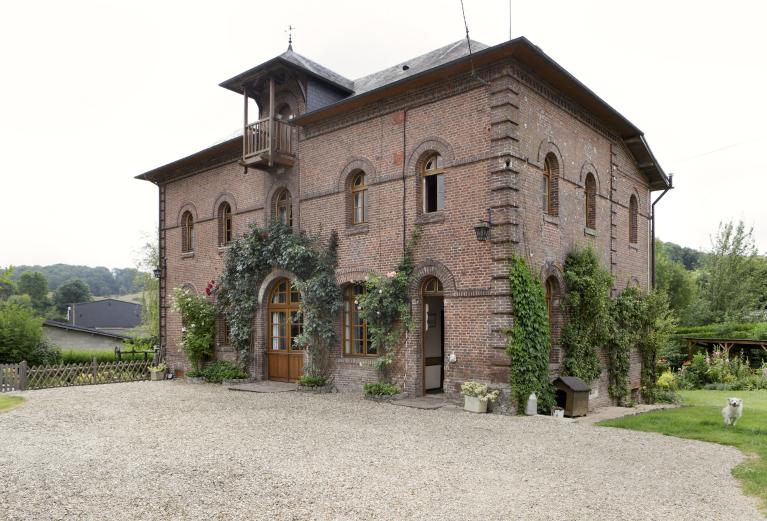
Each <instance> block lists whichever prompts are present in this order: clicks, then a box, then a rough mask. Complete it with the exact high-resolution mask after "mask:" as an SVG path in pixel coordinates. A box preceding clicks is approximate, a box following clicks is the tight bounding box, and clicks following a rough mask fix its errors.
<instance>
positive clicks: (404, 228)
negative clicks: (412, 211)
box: [402, 109, 407, 254]
mask: <svg viewBox="0 0 767 521" xmlns="http://www.w3.org/2000/svg"><path fill="white" fill-rule="evenodd" d="M406 161H407V109H403V111H402V253H403V254H404V253H405V249H406V248H407V172H406V171H405V169H406V168H407V165H406V164H405V163H406Z"/></svg>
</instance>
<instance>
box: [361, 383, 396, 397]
mask: <svg viewBox="0 0 767 521" xmlns="http://www.w3.org/2000/svg"><path fill="white" fill-rule="evenodd" d="M362 389H363V390H364V391H365V394H366V395H368V396H392V395H395V394H398V393H399V387H397V386H396V385H393V384H390V383H386V382H378V383H374V384H365V385H363V386H362Z"/></svg>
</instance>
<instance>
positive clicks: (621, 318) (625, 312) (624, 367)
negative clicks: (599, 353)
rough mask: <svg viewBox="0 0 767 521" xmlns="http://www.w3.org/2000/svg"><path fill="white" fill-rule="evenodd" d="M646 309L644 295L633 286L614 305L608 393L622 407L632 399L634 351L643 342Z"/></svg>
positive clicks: (611, 307)
mask: <svg viewBox="0 0 767 521" xmlns="http://www.w3.org/2000/svg"><path fill="white" fill-rule="evenodd" d="M643 308H644V300H643V296H642V293H641V292H640V291H639V288H637V287H636V286H629V287H628V288H626V289H625V290H624V291H623V293H621V294H620V295H618V297H617V298H616V299H615V300H614V301H612V303H611V305H610V339H609V341H608V344H607V374H608V379H609V387H608V393H609V394H610V397H611V398H612V399H613V400H615V403H617V404H618V405H626V401H627V398H628V396H629V392H630V389H629V368H630V366H631V351H632V349H634V348H635V347H636V345H637V342H638V341H639V337H638V335H639V323H640V321H641V315H642V311H643Z"/></svg>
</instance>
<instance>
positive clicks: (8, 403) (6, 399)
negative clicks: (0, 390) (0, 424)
mask: <svg viewBox="0 0 767 521" xmlns="http://www.w3.org/2000/svg"><path fill="white" fill-rule="evenodd" d="M23 401H24V398H22V397H21V396H3V395H2V394H0V412H4V411H9V410H11V409H13V408H14V407H16V406H17V405H19V404H20V403H21V402H23Z"/></svg>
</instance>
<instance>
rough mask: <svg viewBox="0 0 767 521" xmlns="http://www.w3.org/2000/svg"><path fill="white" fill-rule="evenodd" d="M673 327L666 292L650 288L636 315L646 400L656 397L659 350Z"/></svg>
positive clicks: (642, 382)
mask: <svg viewBox="0 0 767 521" xmlns="http://www.w3.org/2000/svg"><path fill="white" fill-rule="evenodd" d="M675 328H676V319H675V318H674V313H673V312H672V311H671V310H670V309H669V302H668V297H667V296H666V294H665V293H664V292H662V291H652V292H650V293H649V294H648V295H647V296H645V297H644V301H643V306H642V313H641V315H640V319H639V328H638V333H637V349H639V355H640V356H641V357H642V375H641V390H642V398H644V400H645V401H647V402H650V403H652V402H654V401H655V391H656V386H657V384H656V382H657V379H658V375H657V373H656V367H657V365H656V362H657V357H658V351H659V349H660V348H661V347H663V346H665V345H666V344H667V343H668V342H669V339H670V337H671V334H672V333H673V331H674V329H675Z"/></svg>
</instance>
